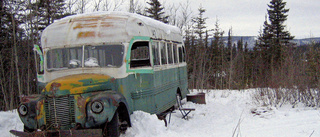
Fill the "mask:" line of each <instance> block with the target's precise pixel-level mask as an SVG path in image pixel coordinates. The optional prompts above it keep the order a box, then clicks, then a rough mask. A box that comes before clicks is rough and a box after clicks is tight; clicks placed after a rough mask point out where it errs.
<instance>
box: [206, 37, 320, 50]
mask: <svg viewBox="0 0 320 137" xmlns="http://www.w3.org/2000/svg"><path fill="white" fill-rule="evenodd" d="M222 39H223V43H224V44H225V45H227V43H228V37H227V36H224V37H222ZM240 39H242V41H243V44H245V43H246V42H247V43H248V48H249V49H252V48H253V47H254V44H255V41H256V40H257V36H232V44H237V42H238V41H239V40H240ZM212 40H213V38H209V41H208V42H209V44H210V43H211V41H212ZM292 42H294V43H296V46H303V45H309V44H310V43H311V42H316V43H320V37H315V38H305V39H294V40H292Z"/></svg>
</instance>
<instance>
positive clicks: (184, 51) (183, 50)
mask: <svg viewBox="0 0 320 137" xmlns="http://www.w3.org/2000/svg"><path fill="white" fill-rule="evenodd" d="M182 53H183V54H182V61H183V62H186V49H185V48H184V47H182Z"/></svg>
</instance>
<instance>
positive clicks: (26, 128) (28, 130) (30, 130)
mask: <svg viewBox="0 0 320 137" xmlns="http://www.w3.org/2000/svg"><path fill="white" fill-rule="evenodd" d="M23 131H24V132H29V133H31V132H33V131H35V130H34V129H29V128H28V127H26V126H23Z"/></svg>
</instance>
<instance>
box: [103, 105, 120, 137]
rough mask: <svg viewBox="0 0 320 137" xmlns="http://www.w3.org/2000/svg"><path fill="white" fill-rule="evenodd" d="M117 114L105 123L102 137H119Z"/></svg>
mask: <svg viewBox="0 0 320 137" xmlns="http://www.w3.org/2000/svg"><path fill="white" fill-rule="evenodd" d="M119 123H120V122H119V113H118V111H116V112H115V113H114V116H113V118H112V120H111V121H110V122H107V123H106V125H105V127H104V130H103V136H104V137H119V136H120V124H119Z"/></svg>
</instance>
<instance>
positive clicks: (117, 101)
mask: <svg viewBox="0 0 320 137" xmlns="http://www.w3.org/2000/svg"><path fill="white" fill-rule="evenodd" d="M100 105H103V107H102V108H100ZM93 107H95V108H93ZM86 108H87V118H86V125H85V126H86V127H96V126H100V125H103V124H105V123H106V122H110V121H111V120H112V118H113V116H114V114H115V112H116V111H118V112H119V116H120V117H122V118H123V119H125V120H126V121H127V122H128V123H129V125H131V124H130V123H131V122H130V114H129V113H128V112H129V110H128V108H129V107H128V103H127V101H126V99H125V97H124V96H123V95H122V94H121V93H119V92H116V91H106V92H100V93H99V94H96V95H94V96H92V97H90V98H89V101H88V103H87V107H86ZM100 109H102V110H101V112H97V110H100Z"/></svg>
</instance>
